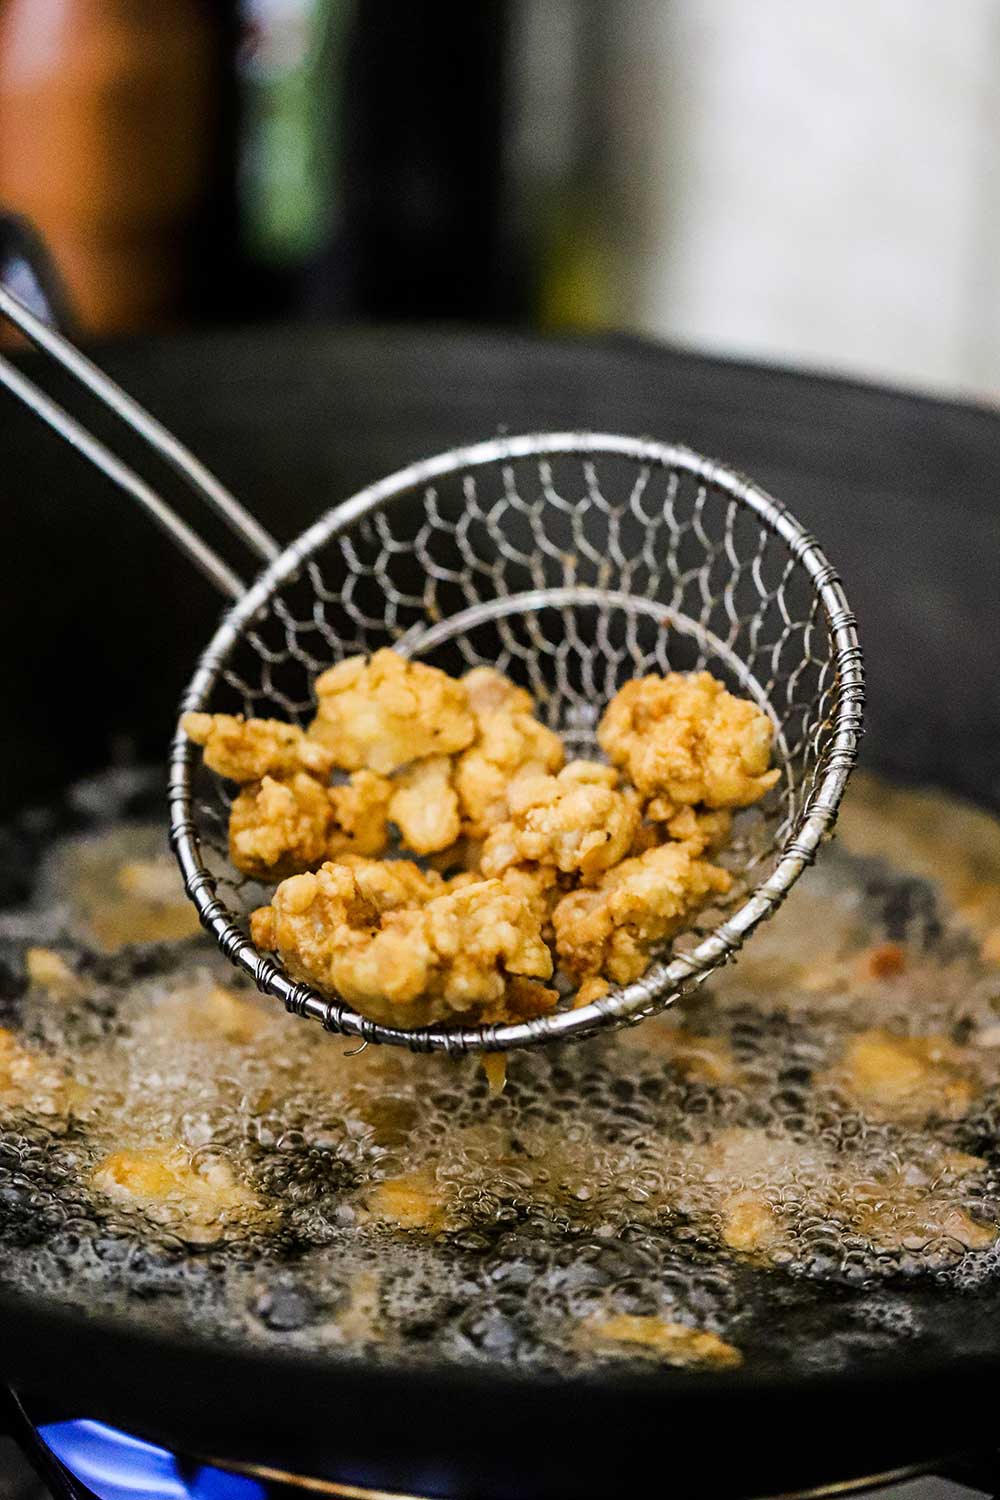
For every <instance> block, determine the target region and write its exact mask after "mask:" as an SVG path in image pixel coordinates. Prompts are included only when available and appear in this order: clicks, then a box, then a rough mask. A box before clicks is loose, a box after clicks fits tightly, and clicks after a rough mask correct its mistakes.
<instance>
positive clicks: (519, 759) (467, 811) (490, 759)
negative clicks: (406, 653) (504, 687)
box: [455, 667, 566, 839]
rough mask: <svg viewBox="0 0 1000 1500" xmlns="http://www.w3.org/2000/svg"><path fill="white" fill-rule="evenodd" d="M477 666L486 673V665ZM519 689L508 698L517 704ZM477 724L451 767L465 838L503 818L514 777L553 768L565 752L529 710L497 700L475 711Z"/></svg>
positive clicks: (482, 833)
mask: <svg viewBox="0 0 1000 1500" xmlns="http://www.w3.org/2000/svg"><path fill="white" fill-rule="evenodd" d="M478 670H481V671H483V672H489V671H490V669H489V668H488V667H483V668H480V669H478ZM469 675H470V676H472V675H473V674H472V673H470V674H469ZM492 675H493V676H495V677H499V675H500V674H499V673H493V674H492ZM463 680H468V679H463ZM500 680H501V682H505V681H506V678H501V679H500ZM521 692H522V689H520V688H513V689H512V694H511V695H510V697H509V700H508V701H510V702H515V703H516V702H519V701H520V700H519V699H518V698H517V696H516V695H517V694H520V693H521ZM524 696H525V697H527V694H525V695H524ZM480 701H482V699H481V700H480ZM477 728H478V733H477V736H476V740H475V743H474V744H473V745H471V746H470V747H469V749H468V750H466V751H465V753H464V754H463V755H460V756H459V758H458V761H457V764H456V766H455V789H456V791H457V792H458V797H459V802H460V805H461V813H462V827H463V831H464V832H465V834H466V835H467V836H468V837H470V838H474V839H482V838H485V837H486V836H487V834H489V833H490V832H491V831H492V830H493V829H494V828H495V827H496V826H497V824H498V823H500V822H502V821H503V820H504V819H505V818H506V816H507V794H508V792H509V790H510V788H511V787H512V785H513V784H514V783H515V781H518V780H520V779H522V778H523V777H526V776H542V775H548V774H551V773H552V772H555V771H558V770H559V768H560V767H561V766H562V764H563V762H564V761H565V759H566V752H565V751H564V749H563V745H562V741H561V740H560V738H559V736H558V735H557V734H554V733H553V732H552V730H551V729H547V728H546V726H545V725H544V724H540V723H539V721H538V720H537V719H536V718H534V716H533V715H532V714H531V713H529V712H526V711H525V710H524V709H522V708H519V707H518V708H515V709H514V710H513V711H512V710H511V709H509V708H508V707H507V706H506V704H504V703H503V702H501V706H500V707H499V708H497V709H490V710H479V711H478V712H477Z"/></svg>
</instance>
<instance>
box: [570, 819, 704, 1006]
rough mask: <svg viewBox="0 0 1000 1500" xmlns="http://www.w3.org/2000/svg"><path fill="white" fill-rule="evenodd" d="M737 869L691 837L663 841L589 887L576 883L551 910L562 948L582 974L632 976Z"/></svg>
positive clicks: (576, 974)
mask: <svg viewBox="0 0 1000 1500" xmlns="http://www.w3.org/2000/svg"><path fill="white" fill-rule="evenodd" d="M731 884H732V877H731V876H730V875H729V874H728V873H727V872H726V871H725V870H721V869H719V868H718V866H716V865H712V864H709V863H708V862H707V861H706V860H703V859H700V858H698V855H697V854H696V853H695V851H694V849H693V848H691V847H690V846H688V845H687V844H663V845H661V847H660V848H658V849H650V850H648V851H647V853H645V854H640V855H638V856H637V857H636V858H634V859H626V860H623V861H622V863H621V864H620V865H616V866H615V867H614V868H613V869H611V870H609V871H608V872H607V873H606V874H605V875H604V876H602V878H601V880H600V881H599V883H598V884H597V886H596V887H594V888H592V889H590V890H577V891H571V892H570V893H569V894H568V895H566V896H564V897H563V898H562V900H561V901H560V902H559V904H558V906H557V907H556V909H555V911H554V912H553V914H552V922H553V926H554V928H555V934H556V951H557V953H558V955H559V961H560V963H561V964H562V966H563V968H564V969H565V970H566V972H567V973H568V974H569V975H570V976H571V977H572V978H573V979H574V980H575V981H576V982H577V983H579V982H581V981H583V980H585V979H589V978H591V977H593V976H596V975H601V976H603V977H604V978H607V979H611V980H613V981H614V982H615V983H616V984H628V983H629V982H630V981H631V980H633V979H638V978H639V976H640V975H641V974H642V973H643V972H644V971H645V969H646V967H647V966H648V964H649V960H650V955H651V953H652V951H653V949H654V948H655V947H656V946H657V945H658V944H660V943H662V942H664V941H665V940H666V939H667V938H669V937H671V936H672V935H673V934H674V933H675V932H677V931H679V929H680V928H681V927H682V926H683V924H684V922H685V920H686V918H688V917H689V916H691V915H692V913H694V912H696V911H697V910H698V909H699V907H701V906H703V905H704V903H705V902H706V900H708V898H709V897H710V896H712V895H715V894H719V895H722V894H724V893H725V892H726V891H728V890H729V888H730V886H731Z"/></svg>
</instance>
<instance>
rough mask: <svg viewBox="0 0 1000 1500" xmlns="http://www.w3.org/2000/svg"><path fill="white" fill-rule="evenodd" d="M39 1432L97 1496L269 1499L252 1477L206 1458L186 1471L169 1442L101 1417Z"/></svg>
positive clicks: (110, 1499) (121, 1499) (112, 1499)
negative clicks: (160, 1444) (146, 1438)
mask: <svg viewBox="0 0 1000 1500" xmlns="http://www.w3.org/2000/svg"><path fill="white" fill-rule="evenodd" d="M38 1435H39V1437H40V1438H41V1439H42V1441H43V1442H44V1443H45V1444H46V1446H47V1447H48V1448H49V1449H50V1450H51V1452H52V1453H53V1454H54V1455H55V1457H56V1458H57V1459H58V1460H59V1462H60V1463H61V1464H62V1465H63V1466H64V1467H65V1468H67V1469H68V1470H69V1472H70V1473H71V1474H72V1475H73V1476H74V1478H76V1479H78V1480H79V1481H80V1482H81V1484H85V1485H86V1486H87V1488H88V1489H91V1490H93V1492H94V1494H95V1495H96V1496H97V1497H98V1500H136V1497H137V1496H142V1497H143V1500H266V1497H267V1491H266V1489H265V1488H264V1486H263V1485H261V1484H258V1483H257V1481H256V1480H254V1479H247V1478H245V1477H244V1476H243V1475H242V1474H227V1473H225V1471H224V1470H222V1469H215V1468H212V1467H211V1465H209V1464H205V1465H203V1466H202V1467H200V1468H198V1469H195V1470H193V1471H192V1473H191V1474H190V1475H182V1474H181V1472H180V1470H179V1469H178V1465H177V1460H176V1459H175V1458H174V1455H173V1454H172V1453H170V1452H168V1451H167V1449H166V1448H157V1447H156V1445H155V1444H154V1443H145V1442H143V1441H142V1439H141V1438H135V1437H130V1436H129V1434H128V1433H127V1432H120V1431H119V1430H118V1429H117V1428H116V1427H107V1426H106V1425H105V1424H104V1423H103V1422H86V1421H78V1422H52V1423H49V1424H48V1425H47V1426H44V1427H39V1429H38Z"/></svg>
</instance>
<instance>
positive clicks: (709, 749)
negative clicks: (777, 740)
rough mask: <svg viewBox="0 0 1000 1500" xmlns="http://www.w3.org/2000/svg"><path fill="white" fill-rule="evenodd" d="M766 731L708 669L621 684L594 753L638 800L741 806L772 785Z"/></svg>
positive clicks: (761, 717)
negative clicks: (601, 754)
mask: <svg viewBox="0 0 1000 1500" xmlns="http://www.w3.org/2000/svg"><path fill="white" fill-rule="evenodd" d="M773 733H774V731H773V728H772V726H771V722H770V720H769V719H768V718H767V716H766V714H764V713H763V712H762V711H761V710H760V709H759V708H758V707H757V705H756V704H755V703H751V702H750V701H749V700H748V699H745V698H735V697H733V695H732V694H731V693H728V692H727V691H726V689H725V688H724V687H723V685H722V683H721V682H719V681H718V680H717V679H716V678H714V677H713V676H712V675H711V673H709V672H694V673H691V674H685V673H682V672H671V673H669V674H668V676H666V677H655V676H652V677H639V678H635V679H634V680H633V681H631V682H626V684H625V686H624V687H623V688H621V689H620V690H619V691H618V692H617V693H616V694H615V696H614V698H612V700H611V702H610V704H609V705H608V708H607V710H606V712H605V714H604V717H603V719H602V720H601V723H600V725H599V727H598V731H597V738H598V742H599V743H600V746H601V749H602V750H604V751H605V753H606V754H607V755H608V756H609V757H610V758H611V760H613V761H614V763H615V765H618V766H621V767H622V769H623V770H624V771H625V773H626V775H627V776H628V777H629V779H630V781H632V782H633V783H634V785H635V786H636V787H638V789H639V791H640V792H641V793H642V794H643V795H644V796H646V797H665V798H667V799H668V800H669V801H670V802H672V803H677V804H678V805H681V806H688V805H691V804H694V803H698V802H701V803H704V804H705V806H706V807H710V808H720V807H749V806H750V804H751V803H753V802H757V801H759V799H760V798H761V797H762V796H763V795H764V793H765V792H766V791H767V790H768V788H769V787H772V786H773V785H774V783H775V782H776V781H777V780H778V777H779V776H780V774H781V773H780V772H779V771H778V770H771V771H769V770H768V763H769V761H770V757H771V740H772V737H773Z"/></svg>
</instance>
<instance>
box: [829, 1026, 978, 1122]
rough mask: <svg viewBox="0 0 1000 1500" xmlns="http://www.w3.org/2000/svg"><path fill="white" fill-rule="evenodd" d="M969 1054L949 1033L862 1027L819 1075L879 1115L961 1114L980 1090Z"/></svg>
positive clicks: (951, 1116) (950, 1116) (907, 1117)
mask: <svg viewBox="0 0 1000 1500" xmlns="http://www.w3.org/2000/svg"><path fill="white" fill-rule="evenodd" d="M969 1064H970V1057H969V1054H968V1053H967V1052H966V1051H964V1050H963V1049H962V1048H961V1047H956V1046H955V1044H954V1042H952V1041H949V1039H948V1038H947V1037H945V1036H894V1035H893V1034H892V1032H889V1031H882V1030H877V1029H876V1030H872V1031H862V1032H859V1033H858V1035H857V1036H855V1037H853V1038H852V1039H851V1041H850V1042H849V1044H848V1046H847V1049H846V1051H845V1052H844V1055H843V1057H842V1058H841V1060H840V1062H839V1063H838V1064H837V1065H836V1066H835V1067H833V1068H831V1069H829V1070H828V1071H827V1072H826V1073H825V1074H821V1075H820V1076H819V1079H818V1080H817V1081H819V1082H827V1083H833V1084H835V1085H837V1086H839V1087H840V1088H842V1089H844V1090H845V1092H846V1093H848V1094H850V1095H852V1096H853V1098H855V1099H856V1100H857V1101H858V1103H859V1104H860V1105H861V1106H862V1108H863V1109H864V1110H865V1111H866V1113H868V1114H871V1115H874V1116H875V1117H876V1118H880V1119H888V1120H901V1121H907V1120H909V1121H914V1122H916V1121H920V1120H926V1119H930V1118H931V1117H933V1116H935V1115H937V1116H942V1117H943V1118H944V1119H948V1120H957V1119H960V1118H961V1117H962V1116H963V1115H965V1114H967V1113H968V1111H969V1109H970V1107H971V1105H972V1103H973V1101H974V1100H975V1098H976V1096H977V1095H978V1093H979V1085H978V1082H977V1080H976V1078H975V1077H974V1076H973V1073H972V1071H971V1069H970V1066H969Z"/></svg>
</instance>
